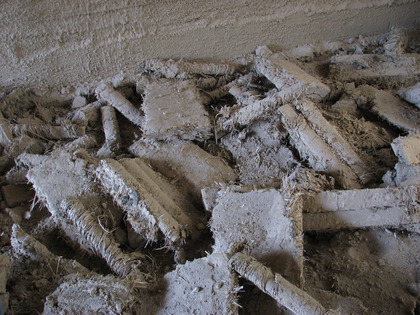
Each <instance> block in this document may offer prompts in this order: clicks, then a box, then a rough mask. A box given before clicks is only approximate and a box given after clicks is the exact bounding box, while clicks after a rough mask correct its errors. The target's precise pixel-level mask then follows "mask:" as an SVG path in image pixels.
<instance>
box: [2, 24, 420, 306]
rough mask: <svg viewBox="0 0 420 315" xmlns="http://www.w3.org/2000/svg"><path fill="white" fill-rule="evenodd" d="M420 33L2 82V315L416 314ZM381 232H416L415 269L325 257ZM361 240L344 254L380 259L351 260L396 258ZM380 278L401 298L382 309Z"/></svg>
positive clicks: (412, 236)
mask: <svg viewBox="0 0 420 315" xmlns="http://www.w3.org/2000/svg"><path fill="white" fill-rule="evenodd" d="M417 45H418V43H414V42H412V41H411V40H410V38H409V37H408V36H407V35H406V34H405V33H404V32H402V31H400V30H397V29H394V30H392V31H391V32H390V33H388V34H385V35H381V36H375V37H367V38H362V37H360V38H357V39H351V40H348V41H340V42H328V43H322V44H318V45H307V46H303V47H299V48H296V49H293V50H290V51H283V52H277V53H273V52H272V51H271V50H270V49H268V48H267V47H259V48H257V50H256V52H255V53H254V54H250V55H246V56H243V57H241V58H238V59H235V60H232V61H229V62H223V63H222V62H220V63H205V62H189V61H173V60H148V61H146V62H144V63H143V64H142V65H141V71H140V73H139V74H138V75H137V76H135V77H131V78H124V77H117V78H114V79H113V80H110V81H107V82H101V83H99V84H98V85H96V86H90V85H80V86H77V87H70V88H64V89H62V90H61V91H59V92H58V91H53V90H48V89H46V90H35V91H23V90H17V91H14V92H12V93H10V94H8V95H6V96H4V97H3V98H2V99H1V101H0V102H1V103H0V144H1V146H2V148H3V154H2V156H1V158H0V170H1V172H2V173H3V174H4V177H3V181H2V187H1V192H2V198H3V199H2V202H1V205H0V206H1V212H0V215H1V216H2V225H1V228H2V239H1V241H2V246H3V247H2V251H3V253H4V254H1V256H0V259H1V260H0V268H1V269H0V276H1V277H0V281H1V282H0V290H1V291H0V298H1V301H2V302H1V303H2V306H3V310H5V311H7V310H10V312H11V313H16V314H18V313H33V312H34V311H38V312H40V311H42V310H43V312H44V313H45V314H58V313H75V314H79V313H89V314H93V313H95V314H96V313H106V314H122V313H124V314H128V313H134V314H137V313H141V314H143V313H144V314H155V313H159V314H190V313H191V314H256V313H263V312H269V313H270V314H281V313H283V312H285V313H290V312H292V313H296V314H327V313H328V314H335V313H337V314H338V313H340V312H341V313H342V314H349V313H352V312H353V313H369V312H379V313H380V312H382V311H383V310H384V309H388V310H389V312H391V313H393V312H394V311H395V312H396V313H398V312H414V310H415V309H416V307H417V310H418V308H419V303H418V298H419V291H420V290H419V282H420V270H419V269H418V265H419V261H418V259H419V258H418V257H417V258H416V252H418V249H419V246H420V238H419V235H418V233H419V226H420V225H419V221H420V211H419V209H420V204H419V196H420V133H419V127H420V109H419V106H420V85H419V83H417V82H418V80H419V75H420V65H419V58H420V57H419V56H420V55H419V54H418V46H417ZM384 231H386V232H389V233H390V234H391V235H396V233H399V234H401V235H402V236H401V237H403V238H404V240H405V242H406V243H407V242H408V243H410V245H407V248H406V250H405V251H404V253H403V254H404V257H405V259H403V258H401V259H402V262H400V264H401V266H404V267H402V268H406V266H407V265H408V269H409V272H408V275H407V269H405V270H404V269H401V270H399V272H400V273H403V274H404V273H405V274H406V276H407V278H405V279H404V280H401V278H399V276H398V272H397V273H396V275H394V278H392V277H391V278H392V279H391V280H389V281H391V282H389V283H388V282H387V281H388V278H387V277H388V276H387V275H386V274H382V275H378V279H371V278H369V280H368V281H370V282H369V283H368V285H367V287H366V288H364V287H363V286H360V285H359V283H358V282H354V277H353V276H350V275H349V274H350V269H349V264H350V265H351V263H348V262H347V263H346V262H345V261H341V260H340V259H341V258H340V259H338V258H337V257H336V258H337V259H332V262H331V265H330V267H331V266H333V267H334V268H332V269H331V270H335V271H334V272H335V274H332V273H333V272H332V271H331V274H329V272H328V266H326V265H324V263H325V262H326V261H327V259H323V257H324V258H325V257H334V255H336V254H337V252H340V251H343V252H345V251H344V250H343V248H344V247H343V244H344V243H345V242H346V241H345V240H346V239H350V238H352V239H353V238H356V236H357V237H358V236H359V235H363V237H364V236H365V235H368V234H367V233H373V234H374V235H375V237H376V236H378V237H379V236H381V237H382V236H383V235H384V234H383V233H384ZM375 233H376V234H375ZM383 237H384V239H386V240H388V238H387V237H388V236H386V235H385V236H383ZM338 238H341V240H340V241H337V239H338ZM325 239H329V240H330V241H331V243H329V244H328V246H325V244H324V243H323V242H324V241H325ZM364 240H367V238H366V239H364V238H359V239H358V240H357V241H355V240H354V239H353V241H352V243H351V246H350V250H349V251H348V252H345V253H344V254H343V256H342V257H345V255H347V254H350V255H352V256H351V257H352V258H353V259H354V261H355V262H357V263H358V264H359V263H362V262H366V265H363V264H362V265H360V266H359V265H358V264H355V265H352V267H351V268H352V269H351V271H352V272H354V270H358V271H357V272H360V274H362V271H363V272H365V271H366V270H371V271H372V272H376V271H377V269H375V268H377V266H375V267H372V268H371V269H369V268H370V267H369V266H370V265H369V263H368V262H369V261H370V259H373V258H372V257H373V256H372V255H373V254H374V255H376V256H375V257H376V258H374V259H378V258H377V257H379V256H380V252H379V249H378V250H377V251H376V252H374V250H373V249H372V251H371V252H369V253H367V254H366V253H365V252H366V248H365V249H363V250H362V249H360V246H359V245H360V244H362V243H363V241H364ZM317 242H319V243H318V244H317ZM334 242H335V243H334ZM340 242H341V243H340ZM362 245H363V244H362ZM400 245H401V244H399V243H398V242H397V243H395V244H394V245H389V246H390V249H388V251H392V250H393V248H394V247H395V246H400ZM346 246H347V245H346ZM358 246H359V247H358ZM392 246H394V247H392ZM356 248H358V249H357V250H356ZM383 250H384V251H386V250H385V249H383ZM328 251H330V252H328ZM331 251H332V252H331ZM355 251H356V254H355ZM400 251H401V249H400ZM372 253H373V254H372ZM6 254H7V255H6ZM365 254H366V255H365ZM363 255H365V256H363ZM401 255H402V254H401ZM371 256H372V257H371ZM9 257H10V259H9ZM384 257H385V256H384ZM394 259H397V258H396V257H395V258H394ZM375 261H376V260H375ZM378 261H379V263H378V264H379V265H380V266H381V267H384V266H385V267H387V268H388V267H389V268H391V266H393V265H392V263H391V262H388V261H385V259H384V258H380V259H379V260H378ZM403 263H406V265H403ZM416 268H417V269H416ZM391 269H392V268H391ZM391 269H390V270H391ZM416 270H417V276H416V274H415V272H416ZM357 272H356V274H357ZM366 272H368V271H366ZM390 272H391V271H390ZM338 273H341V275H337V274H338ZM394 273H395V270H394ZM346 276H349V278H352V277H353V279H349V278H346ZM416 277H417V278H416ZM326 278H329V280H328V281H329V282H330V284H329V287H328V285H326V284H325V283H326V281H325V279H326ZM385 278H386V280H384V279H385ZM8 279H9V281H8ZM7 281H8V282H7ZM328 281H327V282H328ZM352 281H353V282H352ZM360 281H361V282H363V281H364V279H359V282H360ZM381 281H382V282H381ZM392 281H393V282H392ZM403 281H405V282H403ZM6 283H7V285H6ZM385 283H386V285H387V287H386V288H385ZM395 283H399V287H395V285H394V284H395ZM405 285H406V286H407V288H408V290H406V291H404V292H402V291H401V286H405ZM375 286H376V287H377V288H376V289H374V290H373V291H374V292H379V291H386V290H388V289H389V291H386V294H387V296H389V297H390V299H391V300H390V302H389V303H393V302H392V301H393V300H392V299H396V298H397V297H398V298H399V299H400V300H399V302H398V303H397V304H395V305H393V306H392V307H389V305H388V304H387V302H384V303H383V305H379V304H378V303H377V304H378V305H376V304H374V303H376V302H377V300H378V299H379V300H380V299H382V297H381V296H377V297H373V298H372V296H370V295H369V294H370V293H369V294H368V292H371V291H372V287H375ZM360 287H363V289H361V290H359V291H360V292H359V293H355V288H360ZM363 290H365V291H363ZM375 290H376V291H375ZM401 292H402V293H401ZM364 295H366V297H364Z"/></svg>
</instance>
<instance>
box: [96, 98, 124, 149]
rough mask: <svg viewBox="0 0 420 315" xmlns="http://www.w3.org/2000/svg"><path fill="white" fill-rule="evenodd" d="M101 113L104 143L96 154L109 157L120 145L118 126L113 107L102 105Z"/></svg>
mask: <svg viewBox="0 0 420 315" xmlns="http://www.w3.org/2000/svg"><path fill="white" fill-rule="evenodd" d="M101 113H102V126H103V130H104V135H105V143H104V145H103V146H102V147H101V148H100V149H99V151H98V153H97V155H98V156H99V157H109V156H110V155H112V153H114V151H117V150H119V148H120V146H121V137H120V128H119V126H118V120H117V116H116V113H115V109H114V108H113V107H112V106H103V107H102V108H101Z"/></svg>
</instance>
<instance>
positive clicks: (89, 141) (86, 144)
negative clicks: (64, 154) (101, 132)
mask: <svg viewBox="0 0 420 315" xmlns="http://www.w3.org/2000/svg"><path fill="white" fill-rule="evenodd" d="M97 145H98V142H97V140H96V138H95V137H94V136H92V135H85V136H83V137H80V138H77V139H75V140H73V141H71V142H69V143H66V144H65V145H64V146H63V149H64V150H66V151H68V152H74V151H76V150H79V149H91V148H94V147H96V146H97Z"/></svg>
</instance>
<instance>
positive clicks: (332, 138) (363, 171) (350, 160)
mask: <svg viewBox="0 0 420 315" xmlns="http://www.w3.org/2000/svg"><path fill="white" fill-rule="evenodd" d="M293 105H294V107H295V108H296V109H297V110H298V111H299V112H301V113H302V115H303V116H304V117H305V118H306V120H307V121H308V122H309V123H310V124H311V127H312V129H314V130H315V132H316V133H317V134H318V135H319V136H321V138H322V139H323V140H324V141H325V142H326V143H327V144H328V145H329V146H330V147H331V149H332V150H333V151H334V152H335V154H337V155H338V157H339V158H340V159H341V160H343V161H345V162H346V163H347V165H348V166H349V167H350V168H351V169H352V170H353V171H354V172H355V173H356V175H357V177H358V178H359V180H360V182H361V183H362V184H366V183H367V182H369V181H370V180H371V179H372V176H369V170H368V168H367V166H366V163H365V162H364V161H363V160H362V159H361V157H360V156H359V154H358V153H357V152H356V151H355V150H354V148H353V147H352V146H351V145H350V143H349V142H348V141H347V140H346V139H344V137H343V136H342V135H341V134H340V133H339V132H338V130H337V129H336V128H335V127H334V126H333V125H332V124H331V123H330V122H329V121H328V120H327V119H325V117H324V116H323V115H322V112H321V110H319V109H318V108H317V107H316V105H315V104H314V103H312V102H311V101H309V100H299V101H296V102H294V103H293Z"/></svg>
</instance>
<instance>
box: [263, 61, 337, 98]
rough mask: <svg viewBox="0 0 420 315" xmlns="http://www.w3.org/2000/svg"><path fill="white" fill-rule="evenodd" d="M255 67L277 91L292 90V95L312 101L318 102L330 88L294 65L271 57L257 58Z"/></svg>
mask: <svg viewBox="0 0 420 315" xmlns="http://www.w3.org/2000/svg"><path fill="white" fill-rule="evenodd" d="M255 67H256V70H257V72H258V73H260V74H261V75H264V76H265V77H266V78H267V79H269V80H270V81H271V82H272V83H273V84H274V85H275V86H276V87H277V89H278V90H279V91H282V90H283V89H290V90H293V94H300V95H304V96H306V97H308V98H309V99H311V100H313V101H320V100H322V99H323V98H324V97H325V96H327V95H328V93H330V88H329V87H328V86H326V85H325V84H324V83H322V82H321V81H320V80H318V79H317V78H315V77H313V76H311V75H310V74H308V73H306V72H305V71H304V70H303V69H301V68H300V67H299V66H297V65H296V64H294V63H292V62H290V61H287V60H284V59H280V58H276V57H274V56H273V55H272V56H266V57H263V58H258V59H257V61H256V64H255Z"/></svg>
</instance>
